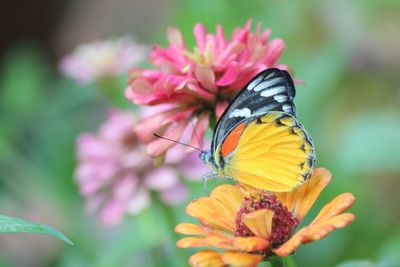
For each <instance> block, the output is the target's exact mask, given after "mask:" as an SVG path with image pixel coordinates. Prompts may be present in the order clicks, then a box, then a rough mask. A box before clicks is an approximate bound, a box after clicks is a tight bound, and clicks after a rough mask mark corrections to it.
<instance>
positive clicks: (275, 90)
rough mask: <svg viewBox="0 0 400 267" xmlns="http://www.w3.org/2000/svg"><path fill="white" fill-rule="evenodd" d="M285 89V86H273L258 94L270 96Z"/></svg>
mask: <svg viewBox="0 0 400 267" xmlns="http://www.w3.org/2000/svg"><path fill="white" fill-rule="evenodd" d="M260 85H262V84H259V85H257V86H260ZM254 90H255V89H254ZM260 90H261V89H260ZM285 90H286V87H285V86H277V87H274V88H271V89H265V90H264V91H262V92H261V94H260V95H261V96H263V97H270V96H273V95H277V94H280V93H283V92H284V91H285Z"/></svg>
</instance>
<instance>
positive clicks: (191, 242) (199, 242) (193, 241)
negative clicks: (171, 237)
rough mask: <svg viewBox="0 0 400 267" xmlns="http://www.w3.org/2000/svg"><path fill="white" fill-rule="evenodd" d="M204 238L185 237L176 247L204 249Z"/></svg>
mask: <svg viewBox="0 0 400 267" xmlns="http://www.w3.org/2000/svg"><path fill="white" fill-rule="evenodd" d="M203 240H204V237H185V238H182V239H180V240H178V242H176V246H177V247H178V248H198V247H204V242H203Z"/></svg>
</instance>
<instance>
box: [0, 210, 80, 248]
mask: <svg viewBox="0 0 400 267" xmlns="http://www.w3.org/2000/svg"><path fill="white" fill-rule="evenodd" d="M0 233H3V234H5V233H32V234H47V235H52V236H54V237H57V238H59V239H61V240H62V241H64V242H65V243H67V244H69V245H73V243H72V241H71V240H70V239H69V238H68V237H66V236H65V235H64V234H63V233H61V232H60V231H58V230H56V229H54V228H52V227H50V226H48V225H45V224H39V223H33V222H28V221H25V220H21V219H18V218H13V217H9V216H5V215H0Z"/></svg>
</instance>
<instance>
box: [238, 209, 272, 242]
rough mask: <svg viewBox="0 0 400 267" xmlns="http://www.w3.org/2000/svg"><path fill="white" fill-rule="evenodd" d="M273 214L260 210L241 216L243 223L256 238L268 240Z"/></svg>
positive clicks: (270, 211) (267, 210)
mask: <svg viewBox="0 0 400 267" xmlns="http://www.w3.org/2000/svg"><path fill="white" fill-rule="evenodd" d="M273 216H274V212H273V211H272V210H269V209H261V210H257V211H255V212H252V213H249V214H246V215H244V216H243V218H242V221H243V223H244V224H245V225H246V226H247V227H248V228H249V229H250V230H251V231H252V232H253V234H255V235H256V236H258V237H262V238H264V239H268V238H269V236H270V235H271V228H272V217H273Z"/></svg>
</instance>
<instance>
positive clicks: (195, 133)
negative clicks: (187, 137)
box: [190, 120, 201, 146]
mask: <svg viewBox="0 0 400 267" xmlns="http://www.w3.org/2000/svg"><path fill="white" fill-rule="evenodd" d="M190 123H191V124H192V127H193V132H194V136H196V140H197V144H199V146H200V145H201V143H200V139H199V136H198V135H197V132H196V127H194V122H193V120H190Z"/></svg>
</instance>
